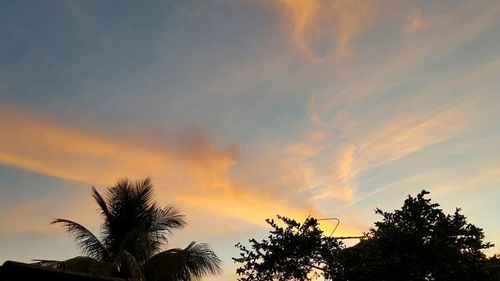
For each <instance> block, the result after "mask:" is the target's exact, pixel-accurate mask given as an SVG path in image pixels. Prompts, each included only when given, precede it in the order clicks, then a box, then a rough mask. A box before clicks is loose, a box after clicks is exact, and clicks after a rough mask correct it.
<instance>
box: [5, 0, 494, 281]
mask: <svg viewBox="0 0 500 281" xmlns="http://www.w3.org/2000/svg"><path fill="white" fill-rule="evenodd" d="M0 128H1V132H0V261H1V262H3V261H5V260H7V259H9V260H18V261H30V260H31V259H36V258H45V259H67V258H71V257H74V256H76V255H78V254H79V252H78V249H77V248H76V247H75V246H74V244H73V242H72V241H71V240H70V239H69V238H68V237H67V236H66V234H65V233H64V231H63V230H62V229H61V228H59V227H57V226H50V225H49V224H48V223H49V222H50V221H51V219H53V218H54V217H63V218H68V219H72V220H76V221H79V222H81V223H82V224H84V225H85V226H87V227H89V228H90V229H92V230H94V231H96V232H98V231H99V220H98V212H97V211H96V208H97V205H96V204H95V203H94V202H93V201H92V198H91V196H90V187H91V186H92V185H95V186H96V187H97V188H98V189H99V190H101V191H103V192H104V191H105V188H106V187H108V186H111V185H112V184H113V183H114V182H115V181H116V180H117V179H119V178H122V177H129V178H131V179H141V178H144V177H147V176H150V177H151V178H152V180H153V182H154V183H155V186H156V189H155V192H156V199H157V200H158V202H159V203H161V204H162V205H167V204H169V203H172V204H175V205H176V206H177V207H178V208H180V209H181V210H182V211H183V212H184V214H185V215H186V216H187V221H188V223H189V225H188V227H186V228H185V229H184V230H181V231H178V232H176V233H175V235H174V236H173V237H172V240H171V244H170V246H171V247H183V246H186V245H187V244H188V243H189V242H190V241H192V240H195V241H199V242H207V243H209V244H210V245H211V246H212V247H213V248H214V250H215V251H216V253H217V254H218V255H219V256H220V257H221V258H222V259H223V261H224V274H223V276H222V277H216V278H213V280H221V279H222V280H235V275H234V270H235V265H234V264H233V262H232V260H231V257H234V256H236V255H237V254H238V251H237V250H236V248H234V244H236V243H237V242H239V241H243V242H245V241H247V239H248V238H251V237H263V236H264V235H266V232H267V231H268V228H267V227H266V224H265V222H264V219H266V218H273V217H274V216H275V215H276V214H282V215H286V216H290V217H293V218H297V219H303V218H305V217H307V216H308V215H313V216H316V217H319V218H321V217H338V218H339V219H340V220H341V221H342V223H341V225H340V227H339V229H338V230H337V234H338V235H360V234H362V232H363V231H367V230H368V228H369V227H370V226H372V225H373V222H374V221H375V220H376V219H378V217H377V216H376V215H375V214H374V212H373V210H374V209H375V208H376V207H380V208H381V209H383V210H388V211H390V210H393V209H395V208H398V207H400V206H401V205H402V202H403V200H404V198H405V197H406V196H407V195H408V194H416V193H417V192H419V191H420V190H422V189H427V190H429V191H431V194H430V197H431V198H432V199H433V200H435V201H437V202H439V203H440V204H441V206H442V207H443V209H444V210H446V211H447V212H451V211H453V210H454V208H455V207H462V209H463V213H464V214H465V215H466V216H467V217H468V219H469V221H470V222H472V223H473V224H475V225H478V226H480V227H482V228H483V229H484V231H485V233H486V240H487V241H491V242H493V243H495V244H498V246H497V247H495V248H493V249H491V250H490V251H488V254H493V253H499V252H500V224H499V214H500V203H499V202H500V2H499V1H496V0H492V1H482V0H477V1H459V0H450V1H388V0H372V1H365V0H338V1H334V0H325V1H321V0H275V1H272V0H238V1H237V0H216V1H212V0H203V1H190V0H172V1H130V2H125V1H81V2H78V1H2V2H1V4H0ZM324 227H325V229H329V228H330V227H331V226H328V225H324ZM210 280H212V279H210Z"/></svg>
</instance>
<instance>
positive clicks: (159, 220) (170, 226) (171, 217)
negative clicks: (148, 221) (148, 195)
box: [155, 205, 186, 234]
mask: <svg viewBox="0 0 500 281" xmlns="http://www.w3.org/2000/svg"><path fill="white" fill-rule="evenodd" d="M184 226H186V221H185V220H184V215H183V214H181V212H180V211H179V210H178V209H176V208H175V207H174V206H172V205H169V206H167V207H165V208H163V209H160V208H158V209H157V211H156V214H155V230H157V231H167V232H168V233H169V234H171V233H172V231H173V230H176V229H181V228H183V227H184Z"/></svg>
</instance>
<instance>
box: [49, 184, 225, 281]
mask: <svg viewBox="0 0 500 281" xmlns="http://www.w3.org/2000/svg"><path fill="white" fill-rule="evenodd" d="M92 196H93V197H94V199H95V201H96V202H97V205H98V206H99V211H100V213H101V216H102V218H103V223H102V226H101V231H102V237H101V239H98V238H97V237H96V236H95V235H94V234H92V233H91V232H90V231H89V230H88V229H86V228H85V227H83V226H82V225H80V224H78V223H76V222H74V221H70V220H66V219H55V220H54V221H53V222H52V223H53V224H61V225H63V227H64V228H65V229H66V231H67V232H68V233H69V234H70V235H71V236H72V237H73V238H74V239H75V241H76V243H77V245H78V246H79V247H80V248H81V249H82V252H83V253H84V254H86V255H87V256H88V257H87V258H85V259H82V258H80V259H78V260H76V261H77V262H76V263H75V262H73V263H68V262H66V263H64V262H47V261H42V262H41V264H42V265H49V266H55V267H57V266H61V265H64V266H66V267H67V268H74V269H75V270H77V271H78V266H79V265H80V263H82V261H85V262H86V263H89V259H93V260H95V262H99V263H102V264H114V265H115V266H116V271H118V272H119V275H120V276H122V277H133V278H137V279H144V276H146V278H147V280H167V281H170V280H172V281H173V280H192V279H198V278H200V277H202V276H205V275H207V274H216V273H219V272H220V270H221V267H220V265H221V261H220V259H219V258H218V257H217V256H216V255H215V253H214V252H213V251H212V250H211V249H210V247H208V245H206V244H196V243H194V242H193V243H191V244H190V245H189V246H188V247H186V248H185V249H170V250H167V249H166V248H165V246H166V244H167V242H168V237H169V235H170V234H172V232H173V231H174V230H177V229H180V228H182V227H184V226H185V224H186V223H185V221H184V216H183V215H182V214H181V213H180V212H179V211H178V210H177V209H175V208H174V207H173V206H167V207H164V208H161V207H159V206H157V205H156V204H155V202H154V200H153V184H152V182H151V180H150V179H149V178H147V179H145V180H142V181H137V182H131V181H129V180H127V179H124V180H120V181H118V183H117V184H116V185H115V186H113V187H110V188H109V189H108V192H107V195H106V197H103V196H101V194H99V192H98V191H97V190H96V189H95V188H92Z"/></svg>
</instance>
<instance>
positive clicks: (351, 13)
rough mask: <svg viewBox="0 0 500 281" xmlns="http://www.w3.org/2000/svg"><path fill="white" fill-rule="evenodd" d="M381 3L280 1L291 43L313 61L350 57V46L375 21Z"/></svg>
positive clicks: (319, 0) (343, 0)
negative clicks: (378, 4) (377, 8)
mask: <svg viewBox="0 0 500 281" xmlns="http://www.w3.org/2000/svg"><path fill="white" fill-rule="evenodd" d="M377 3H378V1H369V2H367V1H357V0H355V1H352V0H351V1H349V0H340V1H332V0H310V1H303V0H279V1H278V7H279V8H280V9H281V11H282V16H283V18H284V26H285V30H286V31H287V32H288V33H289V34H290V41H291V42H292V43H293V44H294V46H295V47H296V48H297V49H298V50H300V51H301V52H302V53H303V54H304V55H305V56H306V57H308V58H310V59H313V60H320V59H323V58H334V59H339V58H343V57H346V56H349V55H350V54H351V42H352V41H353V40H354V39H356V38H357V36H359V35H360V34H361V33H362V31H363V29H365V28H366V27H368V26H369V23H371V22H372V21H373V20H374V19H375V15H376V7H377Z"/></svg>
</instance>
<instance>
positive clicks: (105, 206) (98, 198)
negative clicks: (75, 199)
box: [92, 186, 110, 218]
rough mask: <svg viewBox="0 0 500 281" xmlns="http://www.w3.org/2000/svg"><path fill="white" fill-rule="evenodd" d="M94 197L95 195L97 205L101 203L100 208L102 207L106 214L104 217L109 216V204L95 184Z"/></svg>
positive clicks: (103, 213) (102, 212)
mask: <svg viewBox="0 0 500 281" xmlns="http://www.w3.org/2000/svg"><path fill="white" fill-rule="evenodd" d="M92 197H94V199H95V201H96V203H97V205H99V208H100V209H101V214H102V215H103V216H104V218H107V217H109V216H110V213H109V210H108V204H107V203H106V200H104V198H103V197H102V196H101V194H99V192H98V191H97V189H96V188H95V187H94V186H92Z"/></svg>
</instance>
